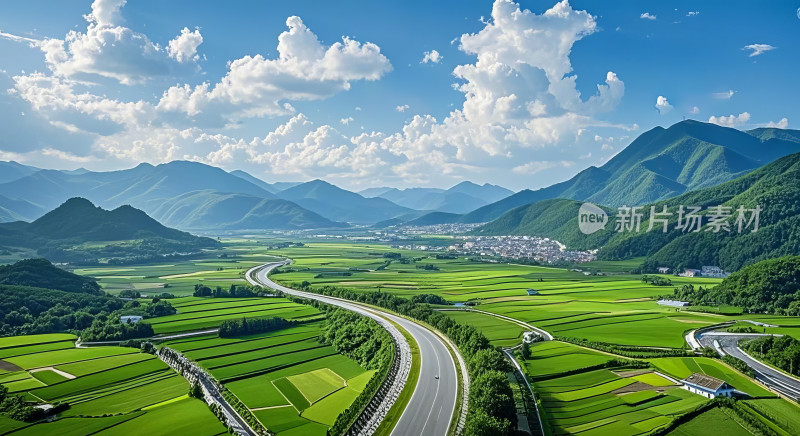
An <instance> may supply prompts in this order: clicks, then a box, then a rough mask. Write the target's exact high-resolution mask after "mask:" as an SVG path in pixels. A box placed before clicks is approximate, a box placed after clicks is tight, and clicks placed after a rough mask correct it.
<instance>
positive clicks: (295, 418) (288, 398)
mask: <svg viewBox="0 0 800 436" xmlns="http://www.w3.org/2000/svg"><path fill="white" fill-rule="evenodd" d="M321 329H322V322H312V323H308V324H303V325H299V326H295V327H291V328H287V329H283V330H279V331H276V332H270V333H265V334H259V335H253V336H243V337H238V338H218V337H213V336H209V337H200V338H191V339H183V340H177V341H172V342H169V343H167V344H166V345H167V346H169V347H170V348H173V349H175V350H177V351H180V352H182V353H183V354H184V355H185V356H187V357H189V358H190V359H192V360H194V361H196V362H197V363H199V364H200V365H201V366H202V367H204V368H206V369H207V370H208V372H210V374H211V375H212V376H213V377H214V378H216V379H217V380H219V381H220V382H222V383H223V385H224V386H225V387H226V388H228V389H229V390H230V391H231V392H232V393H233V394H234V395H236V396H237V397H238V398H239V399H240V400H241V401H242V402H243V403H244V404H245V405H246V406H247V407H248V408H249V409H250V410H251V411H252V412H253V414H254V415H255V416H256V417H257V418H258V419H259V421H261V422H262V423H263V424H264V425H265V426H266V427H267V428H268V429H270V430H271V431H274V432H276V433H277V434H279V435H315V434H318V435H325V434H326V432H327V429H328V427H330V426H332V425H333V423H334V422H335V421H336V418H337V417H338V416H339V414H340V413H341V412H342V411H344V410H345V409H346V408H347V407H348V406H349V405H350V404H351V403H352V402H353V401H354V400H355V398H356V397H357V396H358V394H360V393H361V391H362V390H363V389H364V387H365V386H366V384H367V382H368V381H369V380H370V378H371V377H372V375H373V373H374V371H366V370H364V369H363V368H362V367H360V366H359V365H358V364H357V363H356V362H354V361H352V360H350V359H348V358H347V357H344V356H342V355H340V354H338V353H337V351H336V350H335V349H334V348H333V347H331V346H326V345H321V344H320V343H319V341H318V340H317V338H318V337H319V335H320V333H321Z"/></svg>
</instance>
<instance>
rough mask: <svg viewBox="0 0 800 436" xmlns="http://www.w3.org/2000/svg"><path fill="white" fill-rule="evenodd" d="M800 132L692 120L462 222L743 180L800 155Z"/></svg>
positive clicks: (637, 201) (638, 200)
mask: <svg viewBox="0 0 800 436" xmlns="http://www.w3.org/2000/svg"><path fill="white" fill-rule="evenodd" d="M799 138H800V132H798V131H796V130H794V131H793V130H780V129H773V128H764V129H756V130H754V131H750V132H742V131H739V130H736V129H731V128H727V127H721V126H717V125H714V124H708V123H701V122H698V121H692V120H687V121H683V122H680V123H677V124H675V125H673V126H671V127H670V128H668V129H664V128H661V127H656V128H654V129H652V130H649V131H647V132H645V133H643V134H642V135H640V136H639V137H638V138H636V139H635V140H634V141H633V142H631V144H630V145H629V146H628V147H626V148H625V149H623V150H622V151H621V152H620V153H618V154H617V155H616V156H614V157H613V158H612V159H611V160H609V161H608V162H607V163H606V164H605V165H603V166H601V167H599V168H597V167H589V168H587V169H586V170H583V171H581V172H580V173H578V174H577V175H576V176H575V177H573V178H571V179H569V180H567V181H565V182H561V183H557V184H555V185H552V186H549V187H546V188H542V189H539V190H536V191H530V190H524V191H520V192H518V193H516V194H514V195H512V196H510V197H508V198H504V199H503V200H500V201H498V202H496V203H492V204H489V205H487V206H484V207H482V208H480V209H477V210H475V211H473V212H470V213H468V214H465V215H464V216H463V217H462V218H461V222H470V223H474V222H486V221H491V220H493V219H495V218H498V217H500V216H501V215H502V214H503V213H505V212H507V211H509V210H511V209H513V208H514V207H518V206H521V205H524V204H530V203H533V202H536V201H541V200H546V199H550V198H568V199H573V200H581V201H591V202H593V203H598V204H605V205H608V206H622V205H629V206H631V205H641V204H645V203H650V202H654V201H660V200H664V199H666V198H670V197H673V196H675V195H679V194H682V193H684V192H687V191H691V190H695V189H701V188H705V187H709V186H714V185H717V184H720V183H723V182H726V181H728V180H732V179H734V178H736V177H739V176H741V175H743V174H745V173H747V172H748V171H752V170H753V169H755V168H758V167H760V166H762V165H764V164H766V163H769V162H772V161H774V160H775V159H777V158H779V157H781V156H786V155H788V154H791V153H796V152H798V151H800V139H799Z"/></svg>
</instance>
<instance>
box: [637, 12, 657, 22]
mask: <svg viewBox="0 0 800 436" xmlns="http://www.w3.org/2000/svg"><path fill="white" fill-rule="evenodd" d="M639 18H641V19H643V20H655V19H656V18H658V17H656V15H654V14H651V13H650V12H645V13H643V14H642V15H639Z"/></svg>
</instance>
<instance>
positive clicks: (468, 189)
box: [361, 182, 513, 213]
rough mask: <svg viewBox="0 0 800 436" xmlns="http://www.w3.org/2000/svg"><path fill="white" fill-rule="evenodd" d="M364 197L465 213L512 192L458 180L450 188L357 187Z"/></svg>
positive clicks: (420, 207) (425, 208)
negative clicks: (361, 188)
mask: <svg viewBox="0 0 800 436" xmlns="http://www.w3.org/2000/svg"><path fill="white" fill-rule="evenodd" d="M361 194H362V195H363V196H365V197H381V198H385V199H387V200H389V201H391V202H393V203H396V204H398V205H400V206H404V207H407V208H410V209H415V210H432V211H437V212H448V213H466V212H469V211H472V210H475V209H477V208H479V207H481V206H484V205H486V204H489V203H491V202H494V201H497V200H500V199H501V198H504V197H507V196H509V195H511V194H513V192H512V191H509V190H508V189H505V188H503V187H501V186H497V185H490V184H488V183H486V184H484V185H482V186H481V185H477V184H475V183H472V182H461V183H459V184H458V185H455V186H453V187H451V188H450V189H438V188H406V189H396V188H369V189H365V190H364V191H361Z"/></svg>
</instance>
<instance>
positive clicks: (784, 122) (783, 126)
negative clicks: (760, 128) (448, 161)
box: [767, 118, 789, 129]
mask: <svg viewBox="0 0 800 436" xmlns="http://www.w3.org/2000/svg"><path fill="white" fill-rule="evenodd" d="M767 127H775V128H778V129H786V128H788V127H789V120H788V119H787V118H781V120H780V121H778V122H777V123H776V122H774V121H770V122H769V123H767Z"/></svg>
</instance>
